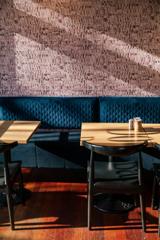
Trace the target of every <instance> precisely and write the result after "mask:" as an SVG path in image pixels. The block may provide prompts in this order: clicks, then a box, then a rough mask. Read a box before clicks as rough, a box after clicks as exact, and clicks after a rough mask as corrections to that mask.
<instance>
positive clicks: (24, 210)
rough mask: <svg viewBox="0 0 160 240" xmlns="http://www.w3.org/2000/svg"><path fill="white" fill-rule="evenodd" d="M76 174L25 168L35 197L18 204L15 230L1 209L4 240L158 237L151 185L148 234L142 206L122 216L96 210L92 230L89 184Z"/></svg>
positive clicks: (134, 239) (137, 239) (152, 239)
mask: <svg viewBox="0 0 160 240" xmlns="http://www.w3.org/2000/svg"><path fill="white" fill-rule="evenodd" d="M75 175H76V176H74V175H73V176H71V175H70V173H69V171H68V173H67V172H66V171H65V172H63V171H61V170H59V171H58V170H57V171H55V170H47V169H44V170H41V169H37V170H34V169H24V178H25V188H27V189H29V190H30V191H31V192H32V194H31V197H30V198H29V199H28V200H27V201H26V204H25V206H23V205H17V206H16V228H17V230H15V231H11V230H10V227H9V224H8V214H7V209H6V208H3V209H0V240H73V239H74V240H105V239H109V240H122V239H123V240H140V239H146V240H156V239H158V236H157V211H156V210H152V209H151V208H150V196H151V188H150V187H149V185H148V187H147V193H148V197H147V209H146V210H147V233H145V234H144V233H143V232H142V230H141V220H140V210H139V208H136V209H134V210H133V211H131V212H129V213H126V214H122V215H115V214H102V213H99V212H97V211H96V210H95V211H94V219H93V221H94V230H92V231H88V229H87V198H86V189H87V185H86V183H85V182H84V181H83V178H82V176H80V173H79V175H78V172H77V173H76V174H75ZM49 176H50V177H49ZM74 178H75V181H73V180H74ZM56 179H57V180H58V181H55V180H56ZM40 180H41V181H40ZM53 180H54V181H53ZM81 180H82V181H81Z"/></svg>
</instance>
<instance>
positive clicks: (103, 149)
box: [83, 141, 147, 157]
mask: <svg viewBox="0 0 160 240" xmlns="http://www.w3.org/2000/svg"><path fill="white" fill-rule="evenodd" d="M146 145H147V141H144V142H142V143H140V144H136V145H130V146H114V147H111V146H101V145H96V144H92V143H89V142H86V141H84V142H83V146H84V147H86V148H88V149H89V150H91V151H92V152H96V153H98V154H101V155H106V156H112V157H125V156H129V155H131V154H134V153H137V152H140V151H142V150H143V148H144V147H145V146H146Z"/></svg>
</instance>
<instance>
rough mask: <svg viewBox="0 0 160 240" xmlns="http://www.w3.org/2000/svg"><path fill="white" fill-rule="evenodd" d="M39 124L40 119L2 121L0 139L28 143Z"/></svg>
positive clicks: (0, 123)
mask: <svg viewBox="0 0 160 240" xmlns="http://www.w3.org/2000/svg"><path fill="white" fill-rule="evenodd" d="M39 125H40V121H0V141H3V142H6V143H8V142H13V141H17V142H18V143H19V144H26V143H27V142H28V141H29V139H30V138H31V136H32V135H33V133H34V132H35V131H36V129H37V128H38V127H39Z"/></svg>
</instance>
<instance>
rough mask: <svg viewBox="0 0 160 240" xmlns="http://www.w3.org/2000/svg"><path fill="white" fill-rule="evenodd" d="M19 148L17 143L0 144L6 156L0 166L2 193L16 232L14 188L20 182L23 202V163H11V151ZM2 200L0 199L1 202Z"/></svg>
mask: <svg viewBox="0 0 160 240" xmlns="http://www.w3.org/2000/svg"><path fill="white" fill-rule="evenodd" d="M16 146H17V142H12V143H2V142H1V143H0V153H1V154H3V155H4V161H3V163H1V164H0V192H1V193H3V194H5V195H6V200H7V206H8V213H9V220H10V224H11V229H12V230H14V228H15V223H14V200H13V197H12V191H13V186H14V184H15V183H16V182H17V180H18V184H19V189H20V191H21V194H22V201H23V178H22V173H21V162H20V161H14V162H11V149H12V148H14V147H16ZM1 200H2V199H0V201H1Z"/></svg>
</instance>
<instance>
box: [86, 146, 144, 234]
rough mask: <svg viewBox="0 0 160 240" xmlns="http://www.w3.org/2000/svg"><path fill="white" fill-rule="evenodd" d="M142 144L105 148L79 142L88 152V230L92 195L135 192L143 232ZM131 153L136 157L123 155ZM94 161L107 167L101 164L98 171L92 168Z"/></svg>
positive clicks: (132, 193)
mask: <svg viewBox="0 0 160 240" xmlns="http://www.w3.org/2000/svg"><path fill="white" fill-rule="evenodd" d="M146 144H147V142H144V143H141V144H138V145H132V146H126V147H109V146H99V145H94V144H90V143H88V142H83V146H85V147H86V148H87V149H89V150H90V151H91V154H90V161H89V164H88V228H89V229H91V226H92V222H91V219H92V208H93V205H94V198H96V196H98V194H99V193H101V194H103V193H104V194H106V193H107V194H113V196H116V194H124V193H125V194H126V195H134V196H136V195H139V198H140V208H141V220H142V228H143V230H144V231H145V204H144V182H143V176H142V170H143V165H142V164H143V163H142V156H141V151H142V149H143V148H144V147H145V146H146ZM134 153H138V154H136V157H135V158H136V159H130V160H129V159H127V158H125V157H128V156H130V155H132V154H134ZM100 155H101V156H100ZM102 155H103V156H102ZM133 156H134V155H133ZM99 157H101V158H102V159H103V160H102V159H100V158H99ZM97 161H105V162H107V166H105V167H102V169H101V171H99V169H97V168H96V162H97ZM116 197H117V196H116Z"/></svg>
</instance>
